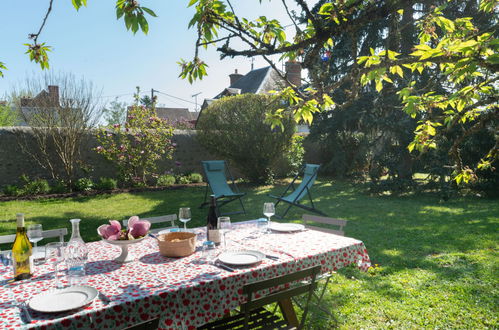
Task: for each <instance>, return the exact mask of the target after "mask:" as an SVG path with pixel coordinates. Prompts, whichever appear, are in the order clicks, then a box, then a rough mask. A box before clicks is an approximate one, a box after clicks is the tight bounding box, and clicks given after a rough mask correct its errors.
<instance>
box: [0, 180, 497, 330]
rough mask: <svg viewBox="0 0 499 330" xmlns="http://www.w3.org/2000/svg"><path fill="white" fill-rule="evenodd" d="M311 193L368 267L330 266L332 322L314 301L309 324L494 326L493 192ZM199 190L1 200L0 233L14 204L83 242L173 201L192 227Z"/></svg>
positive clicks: (254, 211)
mask: <svg viewBox="0 0 499 330" xmlns="http://www.w3.org/2000/svg"><path fill="white" fill-rule="evenodd" d="M283 189H284V188H283V186H275V187H273V186H265V187H242V190H243V191H247V192H248V195H247V196H246V197H245V205H246V207H247V210H248V214H246V215H238V216H234V217H233V219H234V220H244V219H250V218H256V217H261V216H262V215H261V207H262V205H263V202H264V201H267V200H269V198H268V197H267V196H266V194H267V193H269V192H270V191H272V192H273V193H278V192H280V191H282V190H283ZM314 195H315V196H317V197H316V200H317V207H318V208H319V209H321V210H323V211H324V212H326V213H327V214H329V215H330V216H333V217H336V218H342V219H346V220H349V223H348V225H347V227H346V228H345V229H346V235H347V236H351V237H355V238H358V239H360V240H362V241H364V243H365V245H366V246H367V249H368V251H369V255H370V257H371V260H372V262H373V264H375V267H373V268H372V269H371V270H370V271H369V272H368V273H363V272H361V271H358V270H357V269H355V268H354V267H352V268H346V269H342V270H340V271H339V272H338V274H336V276H334V280H333V283H331V284H330V286H329V287H328V292H327V294H326V297H325V302H324V304H325V305H327V306H330V308H331V310H332V311H333V312H334V314H335V316H336V321H335V320H333V319H328V318H327V317H326V315H323V314H321V313H320V312H318V311H317V310H314V313H313V314H312V317H311V318H310V324H311V326H312V328H315V329H325V328H330V327H333V326H338V327H341V328H421V327H431V328H435V327H439V328H498V327H499V321H498V315H499V313H498V305H499V303H498V302H499V299H498V287H499V285H498V284H499V281H498V280H497V278H498V277H497V274H499V272H498V265H499V258H498V253H497V247H498V244H497V242H498V230H497V228H498V223H499V203H498V202H497V200H490V199H483V198H477V197H462V198H456V199H451V200H450V201H447V202H445V203H440V202H439V200H438V198H436V197H434V196H431V195H420V196H406V197H396V196H382V197H373V196H369V195H367V194H365V193H363V192H362V190H361V187H360V186H359V185H355V184H351V183H344V182H329V181H322V182H319V183H318V184H317V185H316V187H315V188H314ZM203 196H204V188H200V187H192V188H187V189H182V190H169V191H157V192H143V193H134V194H118V195H101V196H97V197H82V198H70V199H65V200H39V201H11V202H3V203H1V205H0V219H5V220H2V221H0V234H9V233H12V232H14V230H15V222H14V219H15V213H17V212H24V213H26V218H27V222H28V223H30V222H36V223H42V224H43V225H44V228H45V229H50V228H57V227H62V226H67V227H68V228H69V222H68V220H69V219H71V218H75V217H76V218H81V219H83V220H82V228H81V231H82V233H83V238H84V239H85V240H86V241H92V240H97V239H98V236H97V233H96V231H95V229H96V228H97V226H98V225H100V224H102V223H105V222H106V221H107V219H113V218H114V219H119V220H121V219H124V218H126V217H128V216H130V215H134V214H137V215H139V216H155V215H164V214H170V213H175V212H177V210H178V208H179V207H180V206H190V207H191V208H192V211H193V220H192V221H191V222H190V223H189V226H201V225H204V219H205V216H206V209H203V210H199V209H198V208H197V207H196V206H197V205H199V204H200V202H201V200H202V198H203ZM234 205H235V203H234ZM302 213H303V212H302V211H301V210H299V209H297V208H293V209H292V211H290V213H289V216H288V217H287V219H290V220H298V219H299V218H300V216H301V214H302ZM6 220H7V221H6Z"/></svg>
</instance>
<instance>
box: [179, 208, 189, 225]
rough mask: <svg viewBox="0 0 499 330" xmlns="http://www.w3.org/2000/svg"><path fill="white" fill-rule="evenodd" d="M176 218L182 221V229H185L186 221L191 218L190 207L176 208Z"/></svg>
mask: <svg viewBox="0 0 499 330" xmlns="http://www.w3.org/2000/svg"><path fill="white" fill-rule="evenodd" d="M178 219H179V220H180V221H182V222H183V223H184V231H187V222H189V221H190V220H191V209H190V208H189V207H181V208H180V209H179V210H178Z"/></svg>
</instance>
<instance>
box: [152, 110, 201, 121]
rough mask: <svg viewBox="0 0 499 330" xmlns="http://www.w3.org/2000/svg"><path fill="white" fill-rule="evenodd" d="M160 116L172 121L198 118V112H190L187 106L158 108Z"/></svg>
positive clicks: (157, 112) (157, 111)
mask: <svg viewBox="0 0 499 330" xmlns="http://www.w3.org/2000/svg"><path fill="white" fill-rule="evenodd" d="M156 114H157V115H158V117H160V118H163V119H167V120H168V121H170V122H174V121H179V120H182V119H183V120H196V119H197V115H198V113H197V112H190V111H189V109H187V108H156Z"/></svg>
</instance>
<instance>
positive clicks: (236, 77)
mask: <svg viewBox="0 0 499 330" xmlns="http://www.w3.org/2000/svg"><path fill="white" fill-rule="evenodd" d="M242 77H243V75H242V74H240V73H237V69H236V70H235V72H234V73H233V74H230V75H229V78H230V86H232V85H234V84H235V83H236V81H238V80H239V79H241V78H242Z"/></svg>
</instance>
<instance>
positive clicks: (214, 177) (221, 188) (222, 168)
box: [200, 160, 246, 215]
mask: <svg viewBox="0 0 499 330" xmlns="http://www.w3.org/2000/svg"><path fill="white" fill-rule="evenodd" d="M201 164H203V170H204V174H205V177H206V181H207V182H208V184H207V185H206V192H205V194H204V202H203V203H202V204H201V206H200V208H202V207H204V206H206V205H209V201H208V187H209V188H210V189H211V191H212V193H213V195H215V199H216V200H217V208H218V214H220V215H229V214H239V213H246V210H245V209H244V204H243V201H242V197H243V196H244V195H246V193H242V192H240V191H239V189H238V188H237V186H236V183H235V182H234V178H233V177H232V174H231V173H230V171H229V166H228V165H227V162H226V161H225V160H207V161H202V162H201ZM227 177H229V178H230V180H231V182H232V183H231V184H230V185H229V183H228V182H227ZM236 200H238V201H239V203H241V207H242V209H243V210H242V211H236V212H229V213H220V208H221V207H222V206H224V205H225V204H228V203H230V202H233V201H236Z"/></svg>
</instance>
